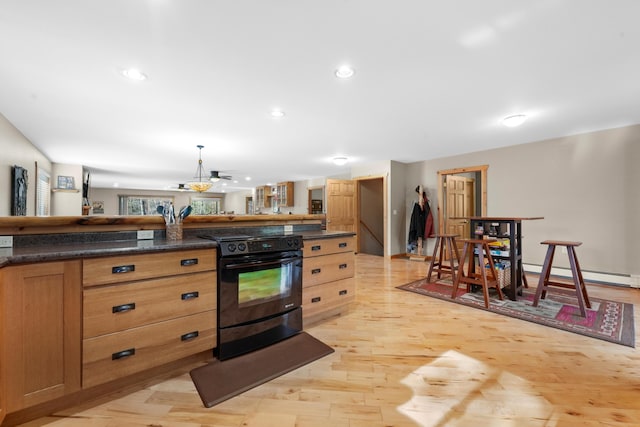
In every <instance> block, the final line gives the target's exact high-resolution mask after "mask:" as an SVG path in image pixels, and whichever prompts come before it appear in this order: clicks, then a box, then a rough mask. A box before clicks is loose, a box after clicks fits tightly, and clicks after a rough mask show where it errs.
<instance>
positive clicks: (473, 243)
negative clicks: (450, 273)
mask: <svg viewBox="0 0 640 427" xmlns="http://www.w3.org/2000/svg"><path fill="white" fill-rule="evenodd" d="M495 241H496V239H466V240H462V242H464V246H463V248H462V257H461V258H460V265H459V267H458V274H457V276H456V280H455V281H454V282H453V292H452V293H451V298H453V299H455V298H456V294H457V293H458V287H459V286H460V283H465V284H466V285H467V292H470V290H471V285H479V286H481V287H482V293H483V295H484V306H485V307H486V308H489V288H490V287H493V288H496V290H497V291H498V298H500V299H501V300H502V299H503V296H502V289H500V285H498V277H497V276H496V266H495V264H494V263H493V257H492V256H491V250H490V249H489V243H491V242H495ZM474 249H477V250H478V264H479V269H480V273H476V272H475V254H474ZM485 258H486V260H487V263H488V264H489V268H488V269H487V268H486V267H485ZM467 259H468V267H467V273H466V274H465V272H464V262H465V260H467ZM487 270H489V272H487Z"/></svg>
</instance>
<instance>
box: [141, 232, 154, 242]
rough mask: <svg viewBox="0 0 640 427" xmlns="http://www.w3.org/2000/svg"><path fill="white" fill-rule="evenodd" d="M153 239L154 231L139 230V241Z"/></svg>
mask: <svg viewBox="0 0 640 427" xmlns="http://www.w3.org/2000/svg"><path fill="white" fill-rule="evenodd" d="M148 239H153V230H138V240H148Z"/></svg>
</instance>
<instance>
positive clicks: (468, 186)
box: [445, 175, 475, 239]
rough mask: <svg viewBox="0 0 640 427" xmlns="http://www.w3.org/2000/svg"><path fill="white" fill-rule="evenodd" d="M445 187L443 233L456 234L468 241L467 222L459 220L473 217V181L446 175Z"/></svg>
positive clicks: (468, 230)
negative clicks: (445, 206)
mask: <svg viewBox="0 0 640 427" xmlns="http://www.w3.org/2000/svg"><path fill="white" fill-rule="evenodd" d="M445 185H446V195H447V208H446V212H445V232H446V233H447V234H457V235H459V236H460V238H461V239H468V238H469V237H470V236H471V234H470V233H471V230H470V229H469V221H468V220H466V219H459V218H463V217H470V216H474V215H475V190H474V188H475V180H474V179H472V178H466V177H462V176H455V175H447V176H446V177H445Z"/></svg>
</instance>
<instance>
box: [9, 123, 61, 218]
mask: <svg viewBox="0 0 640 427" xmlns="http://www.w3.org/2000/svg"><path fill="white" fill-rule="evenodd" d="M0 153H2V155H0V177H1V178H0V216H9V215H11V198H12V196H11V170H12V169H11V168H12V167H13V166H20V167H23V168H25V169H26V170H27V174H28V178H29V182H28V184H27V215H30V216H31V215H35V208H36V204H35V200H36V162H37V163H38V166H40V167H41V168H43V169H44V170H45V171H47V172H51V162H50V161H49V159H47V158H46V157H45V156H44V155H43V154H42V153H41V152H40V151H38V149H37V148H36V147H34V146H33V144H31V142H29V140H28V139H27V138H25V136H24V135H23V134H22V133H20V131H19V130H18V129H16V128H15V127H14V126H13V125H12V124H11V123H10V122H9V121H8V120H7V119H6V118H5V117H4V116H3V115H2V114H0ZM51 177H52V178H53V175H51Z"/></svg>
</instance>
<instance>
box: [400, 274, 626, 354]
mask: <svg viewBox="0 0 640 427" xmlns="http://www.w3.org/2000/svg"><path fill="white" fill-rule="evenodd" d="M397 288H398V289H402V290H405V291H410V292H415V293H418V294H421V295H427V296H430V297H433V298H438V299H441V300H445V301H451V302H455V303H457V304H462V305H466V306H469V307H474V308H479V309H482V310H487V311H491V312H493V313H497V314H502V315H505V316H510V317H515V318H517V319H522V320H527V321H529V322H533V323H538V324H540V325H545V326H550V327H552V328H557V329H562V330H564V331H568V332H574V333H576V334H580V335H586V336H588V337H592V338H599V339H601V340H605V341H609V342H612V343H616V344H621V345H626V346H628V347H635V330H634V321H633V304H628V303H621V302H616V301H609V300H603V299H599V298H593V297H591V296H590V297H589V300H590V301H591V309H587V317H586V318H584V317H582V316H581V315H580V310H579V308H578V306H577V300H576V298H575V296H572V295H571V294H568V293H565V292H564V290H563V289H557V290H556V289H554V290H553V291H552V292H547V297H546V298H545V299H541V300H540V302H539V303H538V307H533V306H532V304H533V297H534V296H535V289H524V290H523V294H522V296H518V300H517V301H511V300H510V299H509V298H507V297H506V296H505V299H504V300H503V301H500V300H499V299H498V297H497V294H494V293H491V292H490V294H489V295H490V297H491V298H490V304H489V309H486V308H485V306H484V297H483V296H482V291H481V290H479V291H478V292H476V293H473V292H471V293H467V292H466V289H464V288H463V289H459V290H458V296H457V297H456V299H452V298H451V291H452V287H451V282H450V281H449V282H448V283H447V282H446V281H439V282H436V283H428V282H427V281H426V280H425V279H421V280H416V281H415V282H411V283H407V284H405V285H401V286H398V287H397ZM491 291H492V292H495V290H493V289H491Z"/></svg>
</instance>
